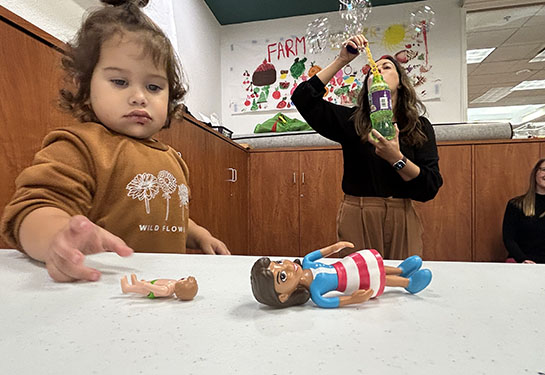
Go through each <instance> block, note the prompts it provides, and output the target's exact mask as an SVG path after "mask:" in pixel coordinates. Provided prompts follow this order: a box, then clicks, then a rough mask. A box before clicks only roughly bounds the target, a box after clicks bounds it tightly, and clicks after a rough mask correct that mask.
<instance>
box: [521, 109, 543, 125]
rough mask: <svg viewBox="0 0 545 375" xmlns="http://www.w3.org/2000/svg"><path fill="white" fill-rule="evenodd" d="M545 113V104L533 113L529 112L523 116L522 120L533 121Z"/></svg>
mask: <svg viewBox="0 0 545 375" xmlns="http://www.w3.org/2000/svg"><path fill="white" fill-rule="evenodd" d="M544 115H545V106H543V107H541V108H538V109H537V110H536V111H534V112H532V113H529V114H527V115H526V116H524V117H523V118H522V122H528V121H532V120H535V119H536V118H539V117H541V116H544Z"/></svg>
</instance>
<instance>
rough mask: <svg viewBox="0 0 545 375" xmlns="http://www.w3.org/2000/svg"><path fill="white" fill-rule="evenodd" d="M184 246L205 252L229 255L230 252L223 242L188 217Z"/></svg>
mask: <svg viewBox="0 0 545 375" xmlns="http://www.w3.org/2000/svg"><path fill="white" fill-rule="evenodd" d="M186 246H187V247H189V248H193V249H200V250H202V251H203V252H204V253H205V254H221V255H231V252H230V251H229V249H227V246H225V244H224V243H223V242H221V241H220V240H218V239H217V238H215V237H213V236H212V235H211V234H210V232H209V231H207V230H206V229H205V228H203V227H201V226H200V225H198V224H197V223H195V222H194V221H193V220H191V219H189V223H188V228H187V244H186Z"/></svg>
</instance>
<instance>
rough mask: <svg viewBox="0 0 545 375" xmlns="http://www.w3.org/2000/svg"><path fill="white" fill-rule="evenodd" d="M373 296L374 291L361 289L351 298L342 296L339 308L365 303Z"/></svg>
mask: <svg viewBox="0 0 545 375" xmlns="http://www.w3.org/2000/svg"><path fill="white" fill-rule="evenodd" d="M372 295H373V289H367V290H365V289H359V290H356V291H355V292H354V293H352V295H350V296H341V297H339V306H346V305H352V304H355V303H363V302H365V301H368V300H369V298H371V296H372Z"/></svg>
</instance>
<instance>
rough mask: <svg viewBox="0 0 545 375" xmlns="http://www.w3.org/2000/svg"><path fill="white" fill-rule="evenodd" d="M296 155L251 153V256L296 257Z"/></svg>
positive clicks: (297, 204)
mask: <svg viewBox="0 0 545 375" xmlns="http://www.w3.org/2000/svg"><path fill="white" fill-rule="evenodd" d="M298 184H299V158H298V153H297V152H288V151H287V152H267V153H265V152H264V153H251V154H250V208H249V211H250V244H251V247H250V249H249V252H250V253H251V254H252V255H282V256H289V257H297V256H299V188H298Z"/></svg>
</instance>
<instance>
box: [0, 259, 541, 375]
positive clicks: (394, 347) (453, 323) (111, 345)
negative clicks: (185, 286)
mask: <svg viewBox="0 0 545 375" xmlns="http://www.w3.org/2000/svg"><path fill="white" fill-rule="evenodd" d="M256 259H257V258H255V257H243V256H232V257H219V256H217V257H213V256H204V255H172V254H136V255H133V256H132V257H129V258H120V257H118V256H116V255H114V254H100V255H95V256H92V257H89V259H87V262H88V263H89V264H91V265H92V266H94V267H97V268H99V269H100V270H101V271H103V276H102V279H101V280H100V281H98V282H96V283H68V284H59V283H54V282H53V281H52V280H50V279H49V276H48V275H47V272H46V270H45V269H44V268H43V266H42V265H41V264H39V263H36V262H33V261H30V260H29V259H28V258H26V257H25V256H24V255H22V254H20V253H19V252H16V251H14V250H0V280H1V282H2V285H3V288H2V294H1V295H2V302H1V310H0V311H1V319H0V332H1V334H0V353H1V355H2V359H1V360H0V374H282V375H285V374H358V373H361V374H381V375H384V374H396V375H399V374H434V375H439V374H440V375H444V374H456V375H458V374H472V375H473V374H495V375H497V374H506V375H507V374H509V375H512V374H532V375H537V374H539V373H541V372H545V346H544V345H543V337H545V336H544V335H545V319H543V311H545V266H544V265H522V264H503V263H500V264H492V263H460V262H459V263H454V262H453V263H450V262H424V267H427V268H429V269H431V270H432V272H433V281H432V283H431V285H430V286H429V287H428V288H427V289H426V290H424V291H423V292H421V293H420V294H418V295H410V294H408V293H407V292H405V291H404V290H398V289H395V288H386V291H385V293H384V294H383V295H382V296H380V297H379V298H377V299H374V300H371V301H368V302H366V303H363V304H361V305H357V306H348V307H343V308H338V309H333V310H326V309H321V308H318V307H316V306H315V305H313V303H312V302H310V301H309V302H307V304H306V305H304V306H299V307H292V308H288V309H284V310H273V309H270V308H267V307H265V306H263V305H260V304H258V303H257V302H256V301H255V300H254V299H253V296H252V294H251V289H250V281H249V278H250V276H249V272H250V268H251V266H252V264H253V263H254V261H255V260H256ZM386 264H388V265H397V262H395V261H386ZM130 273H135V274H136V275H137V276H138V277H139V278H143V279H153V278H160V277H164V278H179V277H184V276H189V275H193V276H195V277H196V278H197V281H198V284H199V292H198V295H197V297H196V298H195V300H193V301H191V302H180V301H177V300H174V299H155V300H150V299H148V298H145V297H142V296H139V295H133V294H131V295H129V294H122V293H121V289H120V284H119V280H120V278H121V277H122V276H123V275H126V274H130Z"/></svg>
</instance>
